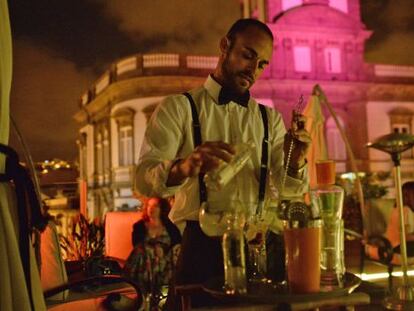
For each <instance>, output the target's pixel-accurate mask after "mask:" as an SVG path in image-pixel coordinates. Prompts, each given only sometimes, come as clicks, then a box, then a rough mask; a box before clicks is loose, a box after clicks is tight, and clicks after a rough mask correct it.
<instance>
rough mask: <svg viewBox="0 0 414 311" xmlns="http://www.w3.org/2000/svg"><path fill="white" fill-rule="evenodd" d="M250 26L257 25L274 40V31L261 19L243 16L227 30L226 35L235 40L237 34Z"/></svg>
mask: <svg viewBox="0 0 414 311" xmlns="http://www.w3.org/2000/svg"><path fill="white" fill-rule="evenodd" d="M249 27H256V28H257V29H259V30H261V31H263V32H264V33H266V34H267V35H268V36H269V37H270V38H271V39H272V41H273V33H272V31H271V30H270V28H269V27H268V26H267V25H266V24H265V23H262V22H261V21H259V20H257V19H254V18H241V19H239V20H237V21H236V22H235V23H234V24H233V25H232V26H231V27H230V29H229V31H228V32H227V35H226V37H227V38H228V39H229V40H230V41H233V39H235V37H236V35H237V34H239V33H242V32H244V31H245V30H246V29H247V28H249Z"/></svg>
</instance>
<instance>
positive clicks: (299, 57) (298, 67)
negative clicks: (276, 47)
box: [293, 46, 312, 72]
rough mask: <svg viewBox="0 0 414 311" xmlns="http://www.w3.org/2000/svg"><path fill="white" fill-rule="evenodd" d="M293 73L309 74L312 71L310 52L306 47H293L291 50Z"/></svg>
mask: <svg viewBox="0 0 414 311" xmlns="http://www.w3.org/2000/svg"><path fill="white" fill-rule="evenodd" d="M293 57H294V63H295V71H297V72H310V71H311V70H312V63H311V52H310V48H309V47H308V46H295V47H294V48H293Z"/></svg>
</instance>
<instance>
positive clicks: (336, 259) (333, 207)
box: [310, 160, 345, 286]
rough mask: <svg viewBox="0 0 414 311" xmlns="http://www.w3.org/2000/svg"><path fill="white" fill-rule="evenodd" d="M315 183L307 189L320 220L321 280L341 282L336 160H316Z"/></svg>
mask: <svg viewBox="0 0 414 311" xmlns="http://www.w3.org/2000/svg"><path fill="white" fill-rule="evenodd" d="M316 180H317V186H316V187H315V188H314V189H311V191H310V197H311V202H312V205H313V206H314V207H316V208H317V209H318V210H319V213H320V217H321V219H322V222H323V226H322V243H321V284H322V285H333V286H336V285H338V286H341V284H342V278H343V274H344V270H345V268H344V259H343V256H344V254H343V243H344V241H343V220H342V209H343V202H344V190H343V189H342V188H341V187H339V186H337V185H335V162H334V161H331V160H327V161H319V162H317V163H316Z"/></svg>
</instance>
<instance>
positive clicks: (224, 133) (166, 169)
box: [135, 19, 310, 284]
mask: <svg viewBox="0 0 414 311" xmlns="http://www.w3.org/2000/svg"><path fill="white" fill-rule="evenodd" d="M272 52H273V35H272V32H271V31H270V29H269V28H268V27H267V26H266V25H265V24H263V23H261V22H259V21H257V20H254V19H241V20H238V21H237V22H236V23H235V24H233V26H232V27H231V28H230V30H229V32H228V33H227V35H226V36H225V37H223V38H222V39H221V41H220V56H219V61H218V64H217V67H216V69H215V71H214V73H213V74H212V75H210V76H209V77H208V78H207V80H206V81H205V83H204V85H203V86H201V87H199V88H197V89H194V90H192V91H190V92H189V95H190V96H189V97H186V96H184V95H175V96H171V97H168V98H166V99H165V100H164V101H163V102H162V103H161V104H160V105H159V106H158V107H157V109H156V111H155V112H154V114H153V116H152V118H151V120H150V121H149V124H148V127H147V131H146V134H145V138H144V142H143V146H142V149H141V155H140V160H139V164H138V167H137V171H136V179H135V187H136V191H138V192H139V193H142V194H144V195H147V196H153V195H158V196H169V195H175V204H174V206H173V208H172V211H171V213H170V218H171V219H172V221H173V222H174V223H176V224H177V225H182V226H184V233H183V241H182V249H181V255H180V259H179V262H178V267H177V283H178V284H189V283H202V282H204V281H206V280H207V279H209V278H210V277H212V276H215V275H220V274H222V273H223V261H222V251H221V245H220V239H218V238H214V237H208V236H206V235H205V234H204V233H203V232H202V230H201V229H200V225H199V223H198V221H199V207H200V203H201V202H202V201H205V200H214V201H220V200H221V201H226V200H231V199H236V198H237V199H238V200H241V201H242V202H252V201H258V200H262V201H263V200H267V199H268V198H269V196H270V187H269V185H270V184H271V182H273V184H274V185H276V186H277V187H279V188H280V187H281V183H282V180H283V179H284V177H283V176H284V172H285V168H284V162H285V161H286V158H287V153H288V151H287V150H288V149H289V146H290V141H291V138H292V137H293V138H294V141H295V143H294V145H293V146H294V148H293V150H292V152H291V154H290V162H289V167H288V168H287V172H288V174H287V177H286V183H285V187H284V189H285V191H284V194H283V195H292V194H293V195H300V194H301V193H303V192H304V191H306V189H307V178H306V174H305V173H304V168H305V167H306V159H305V157H306V152H307V149H308V147H309V143H310V139H309V135H308V133H307V132H306V131H305V130H304V129H303V128H302V127H300V126H298V124H299V125H300V122H296V123H295V122H293V123H292V129H291V131H290V134H287V138H288V139H286V141H285V139H284V137H285V134H286V130H285V126H284V124H283V120H282V117H281V115H280V114H279V113H278V112H277V111H275V110H272V109H268V108H266V110H265V114H266V116H265V117H264V116H263V114H262V111H261V108H260V109H259V105H258V103H257V102H256V101H255V100H254V99H253V98H250V94H249V89H250V87H251V86H252V85H253V84H254V83H255V81H256V80H257V79H258V78H259V76H260V75H261V74H262V72H263V70H264V69H265V68H266V66H267V65H268V64H269V61H270V59H271V57H272ZM191 101H193V102H194V107H195V110H196V111H195V114H196V115H197V116H198V118H199V123H200V134H201V135H200V136H201V137H199V138H200V139H199V140H200V141H199V142H196V141H195V140H197V138H196V137H195V136H194V135H195V134H194V133H195V132H197V126H194V127H193V122H195V121H196V120H194V114H193V113H194V110H193V111H192V109H191V105H190V102H191ZM192 112H193V113H192ZM295 117H297V118H299V120H301V116H296V115H295ZM264 118H266V119H267V123H268V124H267V125H266V126H265V121H264ZM195 123H197V122H195ZM265 127H266V128H267V129H268V139H264V135H265V134H264V133H265ZM247 141H250V142H253V143H254V145H255V146H257V148H256V150H255V151H254V152H253V154H252V156H251V159H250V160H249V162H248V164H247V165H246V166H245V167H244V168H243V169H242V170H241V171H240V172H239V173H238V175H237V176H236V177H237V178H234V179H232V180H231V181H230V183H229V185H228V187H229V188H227V186H226V187H225V188H224V189H223V190H222V191H208V190H207V191H206V192H205V191H204V189H205V188H204V186H203V185H202V178H199V176H200V174H201V176H202V175H203V174H205V173H206V172H209V171H211V170H213V169H215V168H217V167H218V166H219V165H220V163H222V161H225V162H229V161H230V160H231V159H232V156H233V155H234V153H235V149H234V145H235V144H237V143H241V142H247ZM267 142H268V143H267ZM198 143H199V145H198V146H196V145H197V144H198ZM266 143H267V148H268V152H267V153H266V154H265V156H264V157H263V154H262V149H263V148H264V147H263V146H264V144H266ZM195 146H196V147H195ZM284 149H285V151H284ZM263 158H264V159H266V158H267V161H264V162H265V163H264V164H265V165H262V164H263V163H261V162H263ZM261 166H264V167H265V168H266V166H268V169H267V170H266V169H265V170H264V171H265V172H266V171H269V174H267V175H266V174H263V172H262V171H261V169H260V167H261ZM261 176H262V177H261ZM263 176H264V177H263ZM266 176H267V177H266ZM260 179H264V187H263V189H265V190H266V191H263V189H262V190H260V189H259V187H260V184H261V183H260ZM262 183H263V181H262ZM229 189H232V190H231V191H229ZM260 193H262V194H260ZM263 196H264V197H263Z"/></svg>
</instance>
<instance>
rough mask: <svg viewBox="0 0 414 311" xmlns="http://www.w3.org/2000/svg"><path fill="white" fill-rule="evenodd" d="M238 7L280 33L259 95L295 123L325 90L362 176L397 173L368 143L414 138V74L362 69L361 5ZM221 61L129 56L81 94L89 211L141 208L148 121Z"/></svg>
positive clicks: (281, 0)
mask: <svg viewBox="0 0 414 311" xmlns="http://www.w3.org/2000/svg"><path fill="white" fill-rule="evenodd" d="M241 2H242V4H243V14H244V16H245V17H248V16H254V17H256V18H259V19H261V20H264V21H265V22H266V23H267V24H268V25H269V27H270V28H271V29H272V31H273V32H274V34H275V45H276V49H275V52H274V56H273V60H272V62H271V64H270V66H269V68H268V69H267V70H266V72H265V73H264V74H263V76H262V78H261V79H260V80H259V81H258V82H257V83H256V84H255V86H254V87H253V89H252V93H253V95H254V96H255V97H256V98H257V99H259V101H260V102H262V103H264V104H266V105H269V106H273V107H275V108H276V109H278V110H279V111H281V112H282V114H283V115H284V118H285V121H288V120H289V118H290V114H291V109H292V107H293V106H294V104H295V103H296V101H297V100H298V98H299V96H300V94H304V95H305V97H307V96H308V95H310V94H311V92H312V89H313V86H314V85H315V84H319V85H320V86H321V87H322V89H323V90H324V91H325V93H326V95H327V98H328V99H329V101H330V102H331V103H332V104H333V106H334V109H335V111H336V113H337V115H338V117H339V120H340V123H341V124H342V125H343V126H344V128H345V131H346V133H347V135H348V137H349V138H350V140H351V145H352V148H353V151H354V153H355V156H356V158H357V162H358V167H359V169H360V170H365V171H390V170H391V168H392V164H391V162H390V159H389V156H388V155H387V154H385V153H381V152H379V151H376V150H368V149H367V148H365V144H366V143H367V142H368V141H371V140H373V139H375V138H377V137H379V136H381V135H384V134H388V133H390V132H392V131H400V132H408V133H411V132H412V128H413V125H414V123H413V113H414V105H413V104H414V67H408V66H394V65H383V64H370V63H367V62H365V61H364V43H365V41H366V40H367V39H368V38H369V37H370V35H371V32H370V31H368V30H367V29H366V27H365V26H364V24H363V23H362V22H361V17H360V5H359V1H358V0H330V1H328V0H313V1H312V0H307V1H306V0H255V1H253V0H244V1H241ZM216 61H217V58H215V57H207V56H197V55H195V56H192V55H179V54H146V55H134V56H130V57H127V58H125V59H122V60H120V61H118V62H116V63H114V64H113V65H112V66H111V67H110V68H109V70H108V71H107V72H106V73H104V74H103V75H102V76H101V77H100V78H99V79H98V81H96V83H95V84H94V85H93V86H92V87H91V88H90V89H89V90H88V91H87V92H86V93H85V94H84V95H83V96H82V98H81V102H80V110H79V112H78V113H77V114H76V115H75V119H76V120H77V121H78V122H79V124H80V131H79V133H80V138H79V154H80V167H81V177H83V178H84V180H86V181H87V184H88V189H89V191H88V208H89V212H90V213H92V214H101V213H103V212H104V211H105V210H108V209H113V208H116V209H117V208H122V206H126V205H128V206H134V205H136V204H137V201H136V200H135V199H133V197H132V193H131V185H132V173H133V171H134V164H135V163H136V162H137V160H138V156H139V150H140V145H141V141H142V137H143V134H144V131H145V126H146V123H147V120H148V117H149V116H150V114H151V112H152V111H153V109H154V107H155V106H156V105H157V104H158V103H159V102H160V101H161V100H162V99H163V98H164V97H165V96H166V95H168V94H173V93H181V92H183V91H186V90H188V89H191V88H193V87H196V86H198V85H200V84H202V83H203V81H204V79H205V76H206V75H207V74H208V73H210V72H212V71H213V69H214V68H215V64H216ZM287 124H288V122H287ZM325 129H326V137H327V140H328V150H329V155H330V158H332V159H335V160H336V161H337V162H338V170H339V171H347V170H349V168H350V167H349V162H348V160H347V155H346V151H345V146H344V144H343V142H342V140H341V137H340V134H339V131H338V129H337V128H336V126H335V123H334V121H333V119H332V118H331V117H329V116H328V115H327V118H326V123H325ZM402 167H403V174H404V175H403V177H404V178H410V177H413V176H414V174H413V173H414V159H413V155H412V151H411V150H410V151H407V152H406V153H405V154H404V155H403V161H402Z"/></svg>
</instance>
